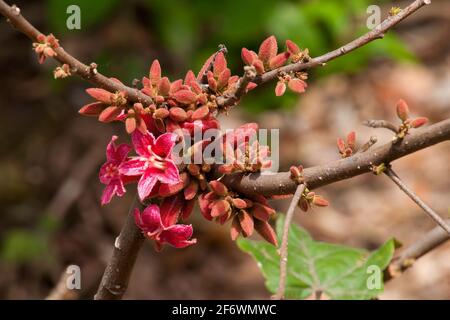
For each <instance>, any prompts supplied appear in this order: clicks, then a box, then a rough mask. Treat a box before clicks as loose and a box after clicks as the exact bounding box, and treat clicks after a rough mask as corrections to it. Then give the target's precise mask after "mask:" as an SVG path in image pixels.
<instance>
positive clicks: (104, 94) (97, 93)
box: [86, 88, 112, 104]
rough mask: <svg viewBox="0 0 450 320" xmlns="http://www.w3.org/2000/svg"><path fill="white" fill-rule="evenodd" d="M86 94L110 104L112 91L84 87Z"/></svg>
mask: <svg viewBox="0 0 450 320" xmlns="http://www.w3.org/2000/svg"><path fill="white" fill-rule="evenodd" d="M86 92H87V94H88V95H90V96H91V97H92V98H94V99H95V100H98V101H101V102H103V103H107V104H110V103H111V96H112V93H111V92H109V91H106V90H105V89H100V88H89V89H86Z"/></svg>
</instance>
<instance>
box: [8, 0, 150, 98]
mask: <svg viewBox="0 0 450 320" xmlns="http://www.w3.org/2000/svg"><path fill="white" fill-rule="evenodd" d="M0 13H1V14H2V15H3V16H5V17H6V18H7V19H8V21H9V22H10V23H11V24H12V25H13V26H14V27H15V28H16V29H17V30H18V31H20V32H22V33H23V34H25V35H26V36H27V37H28V38H30V39H31V41H33V42H36V41H37V37H38V36H39V35H40V34H42V32H40V31H39V30H38V29H36V28H35V27H34V26H33V25H32V24H31V23H30V22H28V20H26V19H25V18H24V17H23V16H22V14H21V13H20V9H19V8H18V7H17V6H9V5H8V4H6V3H5V2H4V1H3V0H0ZM54 51H55V52H56V54H57V55H56V56H55V57H54V59H55V60H57V61H59V62H60V63H61V64H64V63H66V64H68V65H69V66H70V69H71V71H72V73H75V74H77V75H78V76H80V77H81V78H83V79H84V80H87V81H89V82H91V83H93V84H94V85H96V86H98V87H101V88H104V89H106V90H108V91H110V92H116V91H125V92H126V93H127V99H128V100H129V101H132V102H141V103H143V104H145V105H150V104H152V103H153V100H152V99H151V98H150V97H149V96H147V95H145V94H143V93H142V92H140V91H139V90H136V89H134V88H130V87H128V86H125V85H123V84H120V83H118V82H116V81H113V80H111V79H110V78H108V77H106V76H104V75H102V74H101V73H100V72H98V71H97V72H95V73H93V72H92V67H91V66H88V65H86V64H84V63H82V62H81V61H79V60H78V59H76V58H75V57H73V56H72V55H70V54H69V53H68V52H66V51H65V50H64V49H63V48H62V47H59V48H55V49H54Z"/></svg>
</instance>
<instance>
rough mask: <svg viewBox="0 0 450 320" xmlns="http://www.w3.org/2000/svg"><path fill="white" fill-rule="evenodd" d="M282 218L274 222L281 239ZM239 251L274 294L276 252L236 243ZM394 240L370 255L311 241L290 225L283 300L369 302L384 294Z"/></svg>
mask: <svg viewBox="0 0 450 320" xmlns="http://www.w3.org/2000/svg"><path fill="white" fill-rule="evenodd" d="M283 223H284V217H280V218H279V219H278V221H277V235H278V238H279V239H281V233H282V231H281V229H282V226H283ZM238 246H239V248H240V249H241V250H243V251H245V252H247V253H249V254H251V255H252V256H253V257H254V258H255V260H256V261H257V263H258V266H259V268H260V269H261V271H262V273H263V275H264V277H265V279H266V287H267V289H268V290H269V291H270V292H272V293H275V292H276V290H277V288H278V281H279V273H280V270H279V263H280V262H279V255H278V252H277V248H275V247H274V246H272V245H270V244H268V243H266V242H262V241H252V240H248V239H239V240H238ZM394 250H395V244H394V240H389V241H387V242H386V243H385V244H383V245H382V246H381V247H380V248H378V249H377V250H375V251H373V252H368V251H366V250H363V249H357V248H351V247H346V246H342V245H336V244H331V243H325V242H319V241H314V240H313V239H312V238H311V236H310V235H309V234H308V233H307V232H306V231H305V230H303V229H301V228H300V227H298V226H296V225H292V226H291V228H290V232H289V252H288V267H287V272H288V276H287V279H286V298H289V299H305V298H307V297H309V296H311V295H312V294H314V293H315V292H317V291H320V292H323V294H324V295H326V296H327V297H329V298H330V299H371V298H374V297H376V296H377V295H379V294H380V293H381V292H383V279H382V277H383V272H382V270H384V269H385V268H386V267H387V266H388V264H389V262H390V261H391V259H392V256H393V254H394Z"/></svg>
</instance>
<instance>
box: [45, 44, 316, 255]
mask: <svg viewBox="0 0 450 320" xmlns="http://www.w3.org/2000/svg"><path fill="white" fill-rule="evenodd" d="M46 41H47V40H46ZM45 43H47V42H45ZM286 46H287V51H286V52H282V53H278V47H277V42H276V39H275V37H273V36H271V37H269V38H268V39H266V40H265V41H264V42H263V43H262V44H261V47H260V49H259V52H258V54H256V53H255V52H253V51H250V50H247V49H245V48H244V49H243V50H242V57H243V59H244V62H245V63H246V64H247V65H249V66H253V67H254V68H255V70H256V72H257V73H258V74H262V73H264V72H267V71H270V70H274V69H276V68H279V67H281V66H283V65H285V64H287V63H295V62H299V61H304V60H306V59H307V51H301V50H300V49H299V48H298V47H297V46H296V45H295V44H294V43H293V42H292V41H287V42H286ZM66 69H67V68H66ZM66 73H70V70H65V69H64V68H60V69H57V70H56V71H55V76H58V77H64V76H65V75H66ZM280 77H282V78H280V79H282V80H280V81H283V83H287V86H288V87H289V88H291V89H292V90H293V91H296V92H302V91H304V88H305V87H306V83H305V82H304V80H305V79H306V76H305V74H303V73H289V74H281V73H280ZM111 80H112V81H115V82H117V83H119V84H121V82H120V81H119V80H117V79H114V78H111ZM240 80H241V79H240V78H239V77H238V76H233V75H232V74H231V70H230V69H229V68H228V66H227V61H226V58H225V55H224V52H223V51H222V50H221V51H219V52H217V53H215V54H213V55H211V57H209V58H208V59H207V61H206V62H205V64H204V66H203V67H202V69H201V70H200V72H199V73H198V74H197V76H196V75H195V74H194V72H192V71H188V72H187V74H186V76H185V77H184V79H178V80H174V81H171V80H170V79H169V78H168V77H166V76H163V74H162V70H161V65H160V63H159V61H158V60H154V61H153V62H152V64H151V66H150V69H149V73H148V75H147V76H144V77H143V78H142V81H141V83H142V87H141V88H137V89H136V90H140V92H141V93H142V94H144V95H146V96H148V97H149V100H150V101H151V103H146V104H144V103H142V102H137V103H130V101H129V100H128V96H127V93H126V92H125V91H117V92H109V91H107V90H104V89H102V88H89V89H87V90H86V92H87V93H88V94H89V95H90V96H91V97H92V98H93V99H94V100H95V101H93V102H91V103H89V104H87V105H85V106H83V107H82V108H81V109H80V110H79V113H80V114H82V115H86V116H95V117H98V120H99V121H100V122H112V121H117V122H122V123H124V125H125V130H126V132H127V133H128V134H130V135H131V142H132V145H127V144H120V145H116V140H117V139H118V138H117V137H116V136H113V137H112V139H111V141H110V143H109V144H108V146H107V151H106V158H107V159H106V160H107V161H106V163H105V164H103V166H102V167H101V169H100V174H99V178H100V181H101V182H102V183H103V184H105V185H106V186H105V188H104V191H103V195H102V198H101V202H102V204H103V205H105V204H107V203H109V202H110V201H111V199H112V198H113V196H115V195H117V196H119V197H121V196H123V195H124V193H125V192H126V189H125V186H126V185H128V184H130V183H137V194H138V196H139V200H140V202H141V203H142V204H144V205H147V207H146V208H145V209H144V210H143V211H142V212H140V210H138V209H136V210H135V220H136V224H137V226H138V227H139V228H140V229H141V230H142V232H143V233H144V235H145V236H146V237H147V238H149V239H152V240H154V241H155V243H156V247H157V249H158V250H160V249H161V248H162V246H163V244H169V245H171V246H174V247H176V248H182V247H186V246H189V245H191V244H194V243H195V242H196V240H195V239H191V237H192V233H193V230H192V226H190V225H184V224H180V223H179V221H185V220H186V219H188V217H189V216H190V214H191V213H192V211H193V208H194V205H195V203H196V202H197V200H198V202H199V204H200V209H201V213H202V214H203V216H204V217H205V218H206V219H208V220H215V221H217V222H219V223H221V224H224V223H226V222H228V221H230V224H231V238H232V239H233V240H235V239H236V238H237V237H238V235H239V234H242V235H243V236H244V237H248V236H250V235H252V234H253V232H254V230H256V231H257V232H258V233H259V234H260V235H261V236H262V237H263V238H264V239H266V240H267V241H268V242H270V243H272V244H274V245H276V244H277V239H276V236H275V233H274V231H273V229H272V227H271V226H270V224H269V220H270V218H271V217H272V216H273V215H274V214H275V210H274V209H272V208H271V207H270V205H269V203H268V201H267V199H266V198H264V197H262V196H257V197H255V196H252V197H250V196H242V195H240V194H238V193H237V192H234V191H233V190H228V189H227V188H226V187H225V186H224V185H223V184H222V183H221V182H219V181H217V180H213V179H215V178H217V174H222V175H226V174H231V173H234V172H243V173H249V172H259V171H261V170H263V169H266V168H269V167H271V165H272V163H271V161H270V159H269V156H270V151H269V148H268V147H267V146H263V145H261V144H260V143H259V141H258V139H257V131H258V126H257V125H256V124H254V123H249V124H245V125H243V126H241V127H239V128H238V129H235V130H232V131H230V132H226V133H225V134H223V135H222V136H221V138H222V139H213V138H204V139H203V140H201V141H194V133H196V132H201V133H204V132H206V131H207V130H208V129H220V126H219V122H218V120H217V118H216V117H217V115H218V113H219V112H220V111H224V110H225V109H221V108H224V107H223V106H222V105H221V104H220V103H219V102H218V101H219V99H218V98H221V99H222V100H223V98H227V97H231V96H233V95H234V93H235V92H236V91H237V90H238V88H239V90H240V91H242V90H244V92H247V91H248V90H251V89H253V88H254V87H256V84H255V83H253V82H248V84H247V85H246V87H245V88H241V87H239V83H240ZM245 83H247V82H245ZM278 93H279V92H278V91H277V95H278ZM186 139H187V140H190V141H188V142H193V144H192V145H191V144H189V145H191V147H190V148H188V153H187V154H183V155H182V156H183V158H184V157H186V156H187V157H191V158H192V159H194V158H195V155H196V154H197V153H200V154H201V155H202V156H201V157H200V161H194V162H193V163H189V164H187V163H186V164H179V165H176V164H175V156H180V154H174V151H173V149H174V146H175V144H176V143H177V142H180V143H184V142H186ZM216 143H219V144H220V145H219V150H220V151H221V152H222V155H223V158H224V159H223V160H225V161H224V162H223V164H221V165H214V164H212V163H211V162H209V161H207V160H208V159H204V158H203V153H204V152H203V151H204V150H205V148H206V147H208V146H209V145H211V144H216ZM132 150H133V151H134V153H135V155H129V153H130V152H131V151H132ZM215 156H216V155H215ZM211 180H212V181H211ZM208 181H210V182H209V183H208ZM211 190H212V191H211Z"/></svg>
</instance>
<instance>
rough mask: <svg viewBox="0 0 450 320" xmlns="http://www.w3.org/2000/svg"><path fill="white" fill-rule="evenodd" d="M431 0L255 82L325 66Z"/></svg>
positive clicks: (379, 36)
mask: <svg viewBox="0 0 450 320" xmlns="http://www.w3.org/2000/svg"><path fill="white" fill-rule="evenodd" d="M430 3H431V0H416V1H414V2H412V3H411V4H410V5H408V6H407V7H406V8H404V9H403V10H402V11H400V13H398V14H396V15H395V16H389V17H388V18H386V19H385V20H384V21H383V22H381V23H380V24H379V25H377V26H376V27H375V28H373V29H372V30H371V31H369V32H367V33H366V34H364V35H362V36H360V37H359V38H357V39H355V40H353V41H352V42H349V43H347V44H346V45H344V46H342V47H340V48H337V49H336V50H333V51H331V52H328V53H326V54H324V55H321V56H318V57H316V58H313V59H311V60H310V61H308V62H306V63H304V62H299V63H294V64H290V65H287V66H283V67H281V68H278V69H274V70H271V71H269V72H266V73H264V74H262V75H260V76H258V77H256V79H255V81H254V82H255V83H257V84H261V83H265V82H268V81H271V80H274V79H277V77H278V74H279V73H281V72H285V73H289V72H296V71H302V70H306V69H311V68H314V67H317V66H324V65H325V63H326V62H328V61H330V60H333V59H336V58H338V57H340V56H343V55H345V54H347V53H349V52H351V51H353V50H355V49H358V48H359V47H362V46H364V45H366V44H368V43H369V42H372V41H374V40H376V39H382V38H383V37H384V34H385V33H386V32H387V31H389V29H392V28H393V27H394V26H396V25H397V24H398V23H399V22H400V21H402V20H403V19H405V18H407V17H408V16H410V15H411V14H413V13H414V12H416V11H417V10H419V9H420V8H421V7H423V6H424V5H427V4H430Z"/></svg>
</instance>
